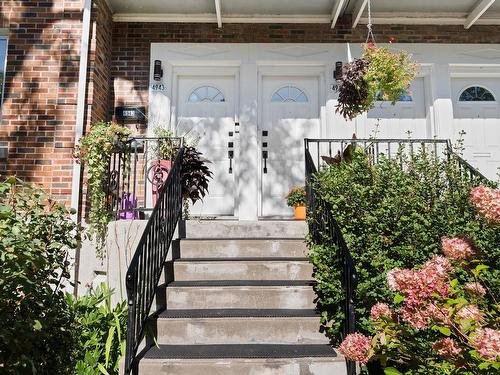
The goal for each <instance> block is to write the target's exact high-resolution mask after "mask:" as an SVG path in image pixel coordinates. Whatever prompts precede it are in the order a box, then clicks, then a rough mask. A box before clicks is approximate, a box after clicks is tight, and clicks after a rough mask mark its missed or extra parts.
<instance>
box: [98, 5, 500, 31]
mask: <svg viewBox="0 0 500 375" xmlns="http://www.w3.org/2000/svg"><path fill="white" fill-rule="evenodd" d="M106 1H107V2H108V4H109V6H110V7H111V9H112V11H113V19H114V21H115V22H133V21H137V22H195V23H197V22H199V23H202V22H203V23H212V22H213V23H215V24H218V26H219V27H222V26H223V24H224V23H331V24H332V27H334V26H335V24H336V22H337V20H338V18H339V17H342V16H344V15H351V16H352V17H351V19H352V27H353V28H354V27H356V26H357V25H358V24H366V23H367V22H368V17H367V8H368V7H367V3H368V0H139V1H138V0H106ZM371 11H372V22H373V23H374V24H384V23H385V24H387V23H389V24H416V25H463V26H464V27H465V28H469V27H471V26H472V25H500V0H371Z"/></svg>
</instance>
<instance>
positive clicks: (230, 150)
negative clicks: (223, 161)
mask: <svg viewBox="0 0 500 375" xmlns="http://www.w3.org/2000/svg"><path fill="white" fill-rule="evenodd" d="M227 148H228V151H227V157H228V158H229V174H232V173H233V158H234V150H233V148H234V143H233V142H227Z"/></svg>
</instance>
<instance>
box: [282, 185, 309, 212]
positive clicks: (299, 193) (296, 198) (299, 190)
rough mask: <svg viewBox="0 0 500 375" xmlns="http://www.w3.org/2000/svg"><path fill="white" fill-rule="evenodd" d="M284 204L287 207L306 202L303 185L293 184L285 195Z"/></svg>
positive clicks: (301, 204)
mask: <svg viewBox="0 0 500 375" xmlns="http://www.w3.org/2000/svg"><path fill="white" fill-rule="evenodd" d="M286 204H287V205H288V206H289V207H295V206H303V205H305V204H306V189H305V187H304V185H300V186H295V187H293V188H292V189H290V191H289V192H288V194H287V195H286Z"/></svg>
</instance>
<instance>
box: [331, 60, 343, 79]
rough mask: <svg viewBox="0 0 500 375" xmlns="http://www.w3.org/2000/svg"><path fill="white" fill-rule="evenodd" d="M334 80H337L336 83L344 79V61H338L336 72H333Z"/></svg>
mask: <svg viewBox="0 0 500 375" xmlns="http://www.w3.org/2000/svg"><path fill="white" fill-rule="evenodd" d="M333 78H335V80H336V81H338V80H340V79H341V78H342V61H337V62H336V63H335V70H334V71H333Z"/></svg>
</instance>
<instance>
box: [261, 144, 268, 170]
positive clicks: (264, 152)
mask: <svg viewBox="0 0 500 375" xmlns="http://www.w3.org/2000/svg"><path fill="white" fill-rule="evenodd" d="M267 157H268V153H267V150H264V151H262V159H264V168H263V170H262V172H263V173H267Z"/></svg>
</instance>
